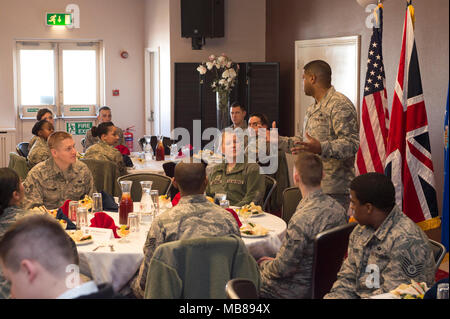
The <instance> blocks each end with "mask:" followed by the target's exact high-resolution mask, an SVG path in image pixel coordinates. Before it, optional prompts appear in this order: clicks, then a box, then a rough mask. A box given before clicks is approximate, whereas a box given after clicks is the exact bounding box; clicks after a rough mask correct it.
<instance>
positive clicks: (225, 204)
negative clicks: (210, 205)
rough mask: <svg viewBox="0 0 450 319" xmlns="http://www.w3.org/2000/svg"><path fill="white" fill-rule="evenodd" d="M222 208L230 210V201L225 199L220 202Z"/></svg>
mask: <svg viewBox="0 0 450 319" xmlns="http://www.w3.org/2000/svg"><path fill="white" fill-rule="evenodd" d="M220 207H222V208H223V209H226V208H229V207H230V201H229V200H228V199H224V200H221V201H220Z"/></svg>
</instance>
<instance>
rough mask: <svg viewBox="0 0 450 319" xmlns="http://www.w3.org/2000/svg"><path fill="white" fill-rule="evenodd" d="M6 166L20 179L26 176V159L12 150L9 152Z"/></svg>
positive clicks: (27, 169)
mask: <svg viewBox="0 0 450 319" xmlns="http://www.w3.org/2000/svg"><path fill="white" fill-rule="evenodd" d="M8 167H9V168H11V169H12V170H14V171H15V172H16V173H17V175H19V177H20V178H21V179H22V181H23V180H25V178H27V175H28V171H29V168H28V163H27V159H26V158H25V157H23V156H20V155H19V154H16V153H14V152H10V153H9V164H8Z"/></svg>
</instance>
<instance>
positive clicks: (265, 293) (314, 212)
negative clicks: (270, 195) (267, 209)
mask: <svg viewBox="0 0 450 319" xmlns="http://www.w3.org/2000/svg"><path fill="white" fill-rule="evenodd" d="M345 223H346V214H345V211H344V209H343V208H342V206H341V205H340V204H338V203H337V202H336V201H335V200H334V199H332V198H331V197H330V196H328V195H326V194H324V193H323V192H322V191H321V190H319V191H316V192H313V193H312V194H310V195H309V196H308V197H306V198H303V199H302V200H301V201H300V203H299V205H298V207H297V210H296V212H295V213H294V215H293V216H292V218H291V220H290V221H289V224H288V229H287V233H286V236H285V238H284V240H283V243H282V246H281V248H280V250H279V251H278V253H277V255H276V257H275V259H274V260H270V261H265V262H262V263H261V264H260V268H261V282H262V284H261V290H260V292H261V296H262V297H263V298H287V299H294V298H310V297H311V280H312V266H313V256H314V238H315V237H316V235H317V234H318V233H320V232H322V231H324V230H328V229H331V228H333V227H337V226H340V225H343V224H345Z"/></svg>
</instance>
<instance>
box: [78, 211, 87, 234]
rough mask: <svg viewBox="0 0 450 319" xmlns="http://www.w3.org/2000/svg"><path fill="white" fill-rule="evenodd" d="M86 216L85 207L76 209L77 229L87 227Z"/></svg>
mask: <svg viewBox="0 0 450 319" xmlns="http://www.w3.org/2000/svg"><path fill="white" fill-rule="evenodd" d="M88 226H89V225H88V216H87V208H86V207H78V208H77V229H81V228H82V227H88Z"/></svg>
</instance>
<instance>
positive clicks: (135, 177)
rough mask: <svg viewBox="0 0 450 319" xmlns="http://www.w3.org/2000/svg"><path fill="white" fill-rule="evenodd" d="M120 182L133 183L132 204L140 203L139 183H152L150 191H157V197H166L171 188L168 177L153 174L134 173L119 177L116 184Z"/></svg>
mask: <svg viewBox="0 0 450 319" xmlns="http://www.w3.org/2000/svg"><path fill="white" fill-rule="evenodd" d="M120 181H133V185H132V186H131V199H132V200H133V202H139V201H141V197H142V188H141V184H140V183H139V182H141V181H152V182H153V184H152V189H157V190H158V191H159V195H167V194H168V193H169V190H170V188H171V186H172V180H171V179H170V177H168V176H165V175H160V174H154V173H136V174H128V175H123V176H120V177H119V178H118V179H117V183H118V184H119V185H120Z"/></svg>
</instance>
